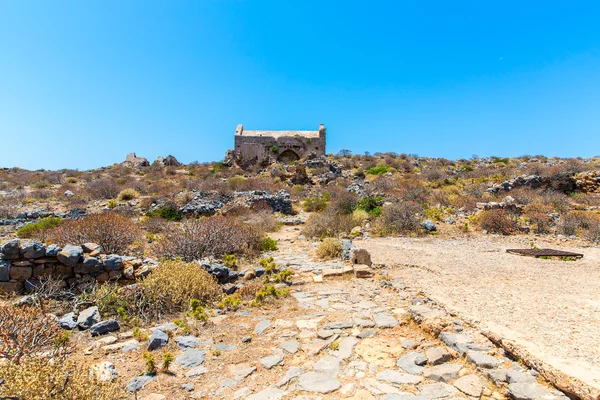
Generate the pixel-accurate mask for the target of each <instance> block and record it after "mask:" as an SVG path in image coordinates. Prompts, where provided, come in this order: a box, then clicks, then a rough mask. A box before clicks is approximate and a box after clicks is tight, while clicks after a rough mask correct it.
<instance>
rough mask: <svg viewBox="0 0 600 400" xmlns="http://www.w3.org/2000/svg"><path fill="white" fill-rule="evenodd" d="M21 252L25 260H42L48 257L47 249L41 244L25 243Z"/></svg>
mask: <svg viewBox="0 0 600 400" xmlns="http://www.w3.org/2000/svg"><path fill="white" fill-rule="evenodd" d="M19 250H20V252H21V254H22V255H23V258H41V257H44V256H45V255H46V248H45V247H44V245H43V244H42V243H40V242H28V243H24V244H22V245H21V247H20V249H19Z"/></svg>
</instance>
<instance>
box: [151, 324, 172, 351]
mask: <svg viewBox="0 0 600 400" xmlns="http://www.w3.org/2000/svg"><path fill="white" fill-rule="evenodd" d="M168 342H169V335H167V334H166V332H164V331H163V330H161V329H158V328H157V329H155V330H154V332H152V335H151V336H150V339H148V351H152V350H157V349H160V348H161V347H164V346H166V345H167V343H168Z"/></svg>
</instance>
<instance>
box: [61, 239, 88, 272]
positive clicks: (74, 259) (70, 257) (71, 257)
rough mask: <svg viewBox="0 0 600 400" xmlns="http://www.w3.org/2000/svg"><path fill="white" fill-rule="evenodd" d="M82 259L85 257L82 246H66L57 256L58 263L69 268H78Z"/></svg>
mask: <svg viewBox="0 0 600 400" xmlns="http://www.w3.org/2000/svg"><path fill="white" fill-rule="evenodd" d="M81 257H83V249H82V248H81V246H73V245H70V244H69V245H67V246H65V248H64V249H62V251H61V252H60V253H58V255H57V258H58V261H60V262H61V263H63V264H65V265H67V266H69V267H74V266H76V265H77V263H79V260H80V259H81Z"/></svg>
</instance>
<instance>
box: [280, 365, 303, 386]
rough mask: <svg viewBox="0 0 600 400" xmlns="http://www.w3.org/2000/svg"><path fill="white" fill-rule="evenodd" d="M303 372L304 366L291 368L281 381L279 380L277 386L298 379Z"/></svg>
mask: <svg viewBox="0 0 600 400" xmlns="http://www.w3.org/2000/svg"><path fill="white" fill-rule="evenodd" d="M302 373H304V368H302V367H291V368H290V369H288V370H287V372H286V373H285V375H284V376H283V377H282V378H281V379H280V380H279V381H277V383H276V384H275V386H277V387H282V386H284V385H287V384H288V383H290V382H291V381H293V380H295V379H297V378H298V377H299V376H300V375H301V374H302Z"/></svg>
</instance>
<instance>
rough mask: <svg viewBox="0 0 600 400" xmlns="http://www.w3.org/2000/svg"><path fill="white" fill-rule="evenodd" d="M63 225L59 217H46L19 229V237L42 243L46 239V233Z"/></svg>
mask: <svg viewBox="0 0 600 400" xmlns="http://www.w3.org/2000/svg"><path fill="white" fill-rule="evenodd" d="M61 223H62V220H61V219H60V218H59V217H46V218H42V219H40V220H39V221H36V222H33V223H31V224H27V225H23V226H22V227H20V228H19V229H17V232H16V233H17V236H18V237H20V238H27V239H30V238H35V239H38V240H41V241H44V240H45V239H46V233H47V231H48V230H50V229H52V228H56V227H57V226H59V225H60V224H61Z"/></svg>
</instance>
